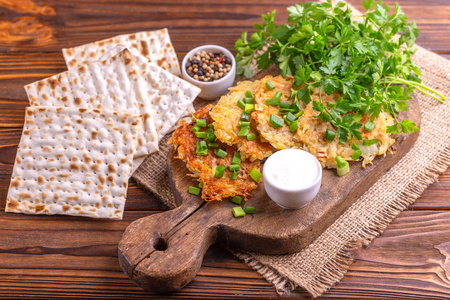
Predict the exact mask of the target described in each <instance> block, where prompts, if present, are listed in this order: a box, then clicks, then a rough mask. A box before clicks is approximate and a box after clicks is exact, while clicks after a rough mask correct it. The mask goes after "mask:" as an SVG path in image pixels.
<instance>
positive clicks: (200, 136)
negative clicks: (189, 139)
mask: <svg viewBox="0 0 450 300" xmlns="http://www.w3.org/2000/svg"><path fill="white" fill-rule="evenodd" d="M195 136H196V137H198V138H200V139H204V138H205V137H206V132H204V131H197V132H195Z"/></svg>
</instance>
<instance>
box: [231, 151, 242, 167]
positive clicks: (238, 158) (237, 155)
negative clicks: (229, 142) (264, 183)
mask: <svg viewBox="0 0 450 300" xmlns="http://www.w3.org/2000/svg"><path fill="white" fill-rule="evenodd" d="M231 164H232V165H240V164H241V153H239V152H238V151H236V152H234V154H233V159H232V160H231Z"/></svg>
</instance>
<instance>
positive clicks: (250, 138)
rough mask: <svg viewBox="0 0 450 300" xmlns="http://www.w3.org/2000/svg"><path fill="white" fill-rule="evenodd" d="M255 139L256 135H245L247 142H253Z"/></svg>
mask: <svg viewBox="0 0 450 300" xmlns="http://www.w3.org/2000/svg"><path fill="white" fill-rule="evenodd" d="M255 139H256V134H254V133H253V132H252V133H249V134H247V141H253V140H255Z"/></svg>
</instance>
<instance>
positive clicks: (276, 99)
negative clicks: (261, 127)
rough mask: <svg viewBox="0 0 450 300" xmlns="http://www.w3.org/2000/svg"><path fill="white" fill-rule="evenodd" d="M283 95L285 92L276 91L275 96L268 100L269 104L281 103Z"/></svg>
mask: <svg viewBox="0 0 450 300" xmlns="http://www.w3.org/2000/svg"><path fill="white" fill-rule="evenodd" d="M282 95H283V93H282V92H281V91H278V92H276V93H275V96H273V98H270V99H268V100H267V101H266V104H267V105H273V106H276V105H279V104H280V98H281V96H282Z"/></svg>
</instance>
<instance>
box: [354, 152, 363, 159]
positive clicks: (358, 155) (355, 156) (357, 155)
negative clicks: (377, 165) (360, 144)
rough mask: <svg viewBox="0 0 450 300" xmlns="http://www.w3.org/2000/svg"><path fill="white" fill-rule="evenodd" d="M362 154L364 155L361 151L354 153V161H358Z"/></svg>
mask: <svg viewBox="0 0 450 300" xmlns="http://www.w3.org/2000/svg"><path fill="white" fill-rule="evenodd" d="M361 154H362V151H361V150H356V151H355V153H353V155H352V159H353V160H357V159H358V158H359V157H360V156H361Z"/></svg>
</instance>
